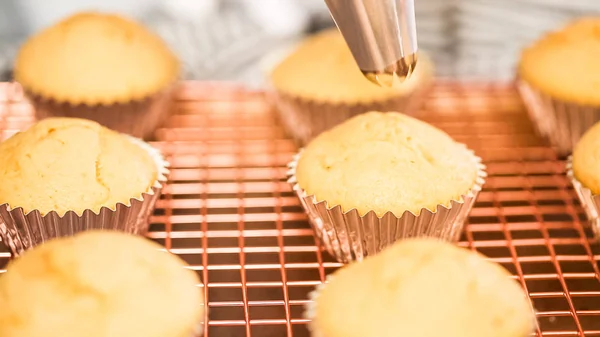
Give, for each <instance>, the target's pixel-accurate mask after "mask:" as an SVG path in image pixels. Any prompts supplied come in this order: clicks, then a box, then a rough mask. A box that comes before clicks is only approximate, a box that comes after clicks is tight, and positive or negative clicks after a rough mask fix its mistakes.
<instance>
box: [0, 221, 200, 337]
mask: <svg viewBox="0 0 600 337" xmlns="http://www.w3.org/2000/svg"><path fill="white" fill-rule="evenodd" d="M161 248H162V247H161V246H159V245H158V244H156V243H154V242H151V241H149V240H146V239H144V238H142V237H137V236H132V235H127V234H123V233H117V232H108V231H90V232H86V233H81V234H78V235H76V236H74V237H71V238H60V239H55V240H52V241H49V242H48V243H46V244H44V245H42V246H39V247H37V248H35V249H33V250H31V251H28V252H26V253H25V254H23V256H22V257H20V258H19V259H16V260H14V261H13V262H11V263H10V264H9V265H8V268H7V272H6V273H5V274H4V275H2V276H1V277H0V336H2V337H53V336H57V337H58V336H60V337H82V336H86V337H132V336H140V337H142V336H143V337H197V336H200V335H201V334H202V330H203V329H202V324H203V321H204V315H205V313H204V312H205V310H206V309H205V304H204V296H203V292H202V289H201V288H199V287H198V284H199V283H200V280H199V279H198V275H197V274H196V273H195V272H194V271H192V270H189V269H187V268H185V267H187V265H186V263H185V262H184V261H182V260H181V259H180V258H178V257H177V256H175V255H172V254H170V253H167V252H165V251H162V250H161Z"/></svg>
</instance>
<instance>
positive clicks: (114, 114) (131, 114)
mask: <svg viewBox="0 0 600 337" xmlns="http://www.w3.org/2000/svg"><path fill="white" fill-rule="evenodd" d="M175 91H176V85H171V86H170V87H168V88H167V89H164V90H162V91H160V92H159V93H156V94H154V95H152V96H150V97H147V98H145V99H142V100H137V101H131V102H128V103H116V104H109V105H100V104H98V105H87V104H77V105H73V104H70V103H63V102H58V101H55V100H53V99H49V98H45V97H42V96H39V95H35V94H32V93H30V92H28V91H27V90H25V93H26V95H27V97H28V99H29V101H30V102H31V104H32V105H33V107H34V111H35V117H36V119H38V120H40V119H44V118H48V117H76V118H85V119H89V120H93V121H95V122H97V123H99V124H101V125H103V126H105V127H107V128H109V129H112V130H115V131H117V132H120V133H124V134H128V135H131V136H133V137H137V138H143V139H148V138H149V137H151V136H152V135H153V133H154V131H155V130H156V129H157V128H158V127H159V126H160V125H162V124H163V122H164V121H165V120H166V119H167V118H168V117H169V115H170V112H171V109H170V107H171V103H172V102H173V96H174V94H175Z"/></svg>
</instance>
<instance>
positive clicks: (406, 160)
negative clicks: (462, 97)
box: [296, 112, 479, 217]
mask: <svg viewBox="0 0 600 337" xmlns="http://www.w3.org/2000/svg"><path fill="white" fill-rule="evenodd" d="M478 171H479V167H478V165H477V163H476V162H474V160H473V155H472V153H470V152H469V151H467V150H466V149H465V147H464V145H462V144H459V143H456V142H455V141H454V140H453V139H452V138H450V136H448V135H447V134H446V133H444V132H443V131H441V130H439V129H437V128H435V127H433V126H431V125H429V124H427V123H424V122H422V121H419V120H417V119H414V118H412V117H409V116H407V115H404V114H401V113H396V112H389V113H381V112H368V113H365V114H362V115H359V116H357V117H354V118H352V119H350V120H348V121H346V122H344V123H343V124H340V125H338V126H336V127H334V128H332V129H331V130H328V131H326V132H324V133H322V134H321V135H319V136H318V137H316V138H315V139H314V140H313V141H311V142H310V143H309V144H308V146H307V147H306V148H305V149H304V150H303V151H302V153H301V155H300V158H299V160H298V165H297V168H296V178H297V182H298V185H299V187H301V188H302V189H304V190H305V191H306V194H308V195H314V196H315V199H316V200H319V201H321V200H324V201H327V203H328V204H329V206H330V207H333V206H335V205H340V206H341V207H342V209H343V210H344V211H349V210H351V209H357V210H358V212H359V213H360V214H361V215H364V214H366V213H368V212H369V211H374V212H375V213H376V214H377V215H378V216H383V215H384V214H385V213H387V212H392V213H393V214H394V215H395V216H397V217H400V216H402V215H403V213H404V212H406V211H409V212H412V213H413V214H417V215H418V214H419V213H420V212H421V210H422V209H423V208H426V209H429V210H431V211H435V209H436V208H437V206H438V205H444V206H449V205H450V202H451V201H452V200H461V196H462V195H465V194H467V193H468V192H469V191H470V190H471V189H472V188H473V186H474V185H475V183H476V181H477V178H478Z"/></svg>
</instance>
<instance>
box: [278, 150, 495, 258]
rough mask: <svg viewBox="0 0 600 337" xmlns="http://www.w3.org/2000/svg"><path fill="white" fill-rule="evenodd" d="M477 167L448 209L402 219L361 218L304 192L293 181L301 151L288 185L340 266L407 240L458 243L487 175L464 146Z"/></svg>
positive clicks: (408, 214) (290, 166)
mask: <svg viewBox="0 0 600 337" xmlns="http://www.w3.org/2000/svg"><path fill="white" fill-rule="evenodd" d="M465 151H469V153H471V155H472V157H473V164H474V165H476V166H477V169H478V170H477V178H476V180H475V184H474V186H473V187H472V188H471V189H470V190H469V191H468V192H467V193H465V194H464V195H462V196H461V197H460V198H459V199H458V200H452V201H451V202H450V205H449V206H444V205H438V206H437V207H436V209H435V210H433V211H432V210H429V209H427V208H423V209H421V212H420V213H419V214H418V215H415V214H413V213H412V212H409V211H406V212H404V214H402V215H401V216H399V217H398V216H396V215H394V214H393V213H392V212H387V213H386V214H384V215H383V216H382V217H379V216H377V214H375V212H374V211H370V212H368V213H366V214H365V215H362V216H361V215H360V214H359V212H358V210H357V209H350V210H347V211H344V210H343V209H342V207H341V206H340V205H329V204H328V203H327V201H326V200H317V199H316V197H315V196H314V195H309V194H307V193H306V191H305V190H303V189H302V188H301V187H300V186H299V184H298V182H297V180H296V166H297V164H298V160H299V159H300V155H301V154H302V150H301V151H300V152H299V153H298V154H296V155H295V156H294V158H293V160H292V161H291V162H290V163H289V164H288V172H287V175H288V183H289V184H290V185H291V186H292V189H293V190H294V192H295V193H296V195H297V196H298V198H299V199H300V202H301V204H302V207H303V208H304V210H305V211H306V213H307V214H308V219H309V222H310V224H311V226H312V227H313V229H314V231H315V234H316V236H317V237H318V238H319V239H320V241H321V242H322V244H323V246H324V247H325V249H326V250H327V251H328V252H329V254H331V255H332V256H333V257H335V259H336V260H337V261H339V262H341V263H348V262H351V261H361V260H363V259H364V258H365V257H366V256H369V255H374V254H377V253H378V252H380V251H382V250H383V249H385V248H386V247H387V246H389V245H391V244H393V243H394V242H396V241H398V240H400V239H403V238H410V237H418V236H429V237H436V238H439V239H441V240H448V241H458V239H459V238H460V234H461V232H462V229H463V226H464V223H465V220H466V219H467V217H468V215H469V212H470V211H471V208H472V207H473V205H474V204H475V199H476V198H477V195H478V194H479V192H480V191H481V189H482V186H483V184H484V183H485V178H486V177H487V173H486V171H485V169H486V167H485V165H483V164H482V162H481V158H479V157H477V156H476V155H475V154H474V153H473V151H470V150H468V149H467V148H466V146H465Z"/></svg>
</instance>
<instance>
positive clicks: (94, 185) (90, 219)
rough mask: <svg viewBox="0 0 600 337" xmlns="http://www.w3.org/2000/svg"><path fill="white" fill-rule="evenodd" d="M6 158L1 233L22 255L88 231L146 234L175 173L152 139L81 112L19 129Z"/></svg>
mask: <svg viewBox="0 0 600 337" xmlns="http://www.w3.org/2000/svg"><path fill="white" fill-rule="evenodd" d="M0 162H2V166H1V167H0V220H1V221H0V236H1V237H2V240H3V241H4V243H5V244H6V245H7V246H9V248H10V249H11V251H12V252H13V253H14V254H16V255H18V254H20V253H21V252H22V251H23V250H26V249H28V248H31V247H33V246H36V245H38V244H41V243H43V242H45V241H46V240H48V239H52V238H55V237H59V236H67V235H72V234H74V233H76V232H79V231H84V230H89V229H100V228H102V229H114V230H120V231H125V232H130V233H144V232H145V231H146V230H147V229H148V218H149V216H150V214H151V213H152V210H153V208H154V204H155V202H156V200H157V199H158V198H159V195H160V192H161V189H162V186H163V184H164V183H165V182H166V174H167V173H168V170H167V168H166V167H167V163H166V162H165V161H164V159H163V158H162V156H161V155H160V154H159V153H158V151H157V150H155V149H153V148H152V147H150V146H149V145H148V144H146V143H144V142H142V141H140V140H138V139H136V138H132V137H130V136H126V135H122V134H119V133H117V132H114V131H112V130H109V129H106V128H104V127H102V126H100V125H99V124H98V123H96V122H93V121H89V120H85V119H77V118H59V117H55V118H47V119H44V120H42V121H40V122H38V123H37V124H35V125H34V126H32V127H31V128H29V129H28V130H26V131H24V132H21V133H17V134H15V135H14V136H12V137H11V138H9V139H7V140H6V141H4V142H2V143H0Z"/></svg>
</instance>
